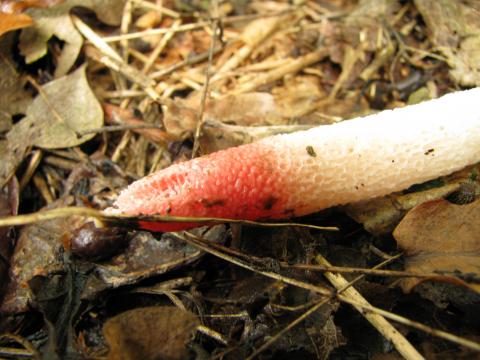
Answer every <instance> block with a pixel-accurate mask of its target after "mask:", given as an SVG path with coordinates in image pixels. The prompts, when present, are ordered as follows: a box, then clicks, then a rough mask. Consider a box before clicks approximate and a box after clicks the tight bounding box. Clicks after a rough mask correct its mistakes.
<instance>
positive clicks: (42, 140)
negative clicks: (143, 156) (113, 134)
mask: <svg viewBox="0 0 480 360" xmlns="http://www.w3.org/2000/svg"><path fill="white" fill-rule="evenodd" d="M102 123H103V113H102V108H101V106H100V104H99V103H98V101H97V99H96V97H95V95H94V94H93V92H92V90H91V89H90V86H89V84H88V82H87V79H86V76H85V67H81V68H79V69H78V70H76V71H75V72H73V73H72V74H70V75H67V76H65V77H62V78H60V79H57V80H54V81H52V82H50V83H48V84H46V85H44V86H43V87H42V88H41V91H40V94H39V95H37V97H36V98H35V99H34V100H33V102H32V104H31V105H30V106H29V107H28V109H27V111H26V117H25V118H24V119H22V120H21V121H20V122H18V123H17V124H16V125H15V126H14V127H13V128H12V130H11V131H10V132H9V133H8V134H7V142H6V144H4V147H3V150H4V156H5V158H4V159H5V163H4V167H2V168H1V169H0V182H1V183H2V184H3V183H4V181H5V180H6V179H8V178H9V177H10V176H11V174H12V173H13V172H14V171H15V169H16V167H17V166H18V164H19V163H20V162H21V161H22V159H23V157H24V155H25V153H26V151H27V149H28V148H29V147H31V146H38V147H42V148H47V149H55V148H63V147H71V146H76V145H79V144H82V143H84V142H85V141H87V140H89V139H91V138H92V137H93V136H94V134H89V135H85V136H82V137H79V136H77V132H81V131H83V130H88V129H94V128H98V127H100V126H102Z"/></svg>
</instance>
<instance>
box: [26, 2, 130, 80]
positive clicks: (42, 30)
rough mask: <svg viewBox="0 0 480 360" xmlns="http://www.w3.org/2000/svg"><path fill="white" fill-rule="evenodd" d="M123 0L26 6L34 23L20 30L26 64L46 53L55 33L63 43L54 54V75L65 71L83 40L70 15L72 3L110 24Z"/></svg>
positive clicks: (114, 20)
mask: <svg viewBox="0 0 480 360" xmlns="http://www.w3.org/2000/svg"><path fill="white" fill-rule="evenodd" d="M123 4H124V1H123V0H68V1H66V2H64V3H63V4H60V5H57V6H53V7H49V8H46V9H29V10H27V11H26V14H28V15H29V16H31V17H32V18H33V19H34V21H35V26H34V27H31V28H27V29H25V30H23V31H22V34H21V36H20V50H21V53H22V55H23V56H25V61H26V62H27V64H30V63H33V62H35V61H37V60H38V59H40V58H41V57H43V56H45V55H46V54H47V42H48V40H49V39H50V38H51V37H52V36H56V37H57V38H59V39H60V40H62V41H64V42H65V44H64V46H63V48H62V51H61V54H60V56H59V57H58V58H57V68H56V70H55V76H56V77H59V76H62V75H65V74H66V73H67V72H68V71H69V69H70V68H71V67H72V65H73V64H74V63H75V61H76V59H77V57H78V54H79V53H80V49H81V47H82V44H83V39H82V36H81V35H80V34H79V33H78V31H77V30H76V28H75V26H74V25H73V23H72V20H71V19H70V15H69V12H70V10H71V9H72V8H73V7H75V6H82V7H86V8H89V9H92V10H93V11H95V13H96V14H97V16H98V17H99V19H100V20H101V21H103V22H105V23H107V24H109V25H115V24H118V23H119V21H120V16H121V14H122V9H123Z"/></svg>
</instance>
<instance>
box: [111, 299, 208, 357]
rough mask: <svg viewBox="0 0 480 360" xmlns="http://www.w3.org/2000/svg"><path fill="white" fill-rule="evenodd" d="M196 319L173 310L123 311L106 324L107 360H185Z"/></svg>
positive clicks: (196, 323) (170, 308)
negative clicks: (108, 350) (108, 349)
mask: <svg viewBox="0 0 480 360" xmlns="http://www.w3.org/2000/svg"><path fill="white" fill-rule="evenodd" d="M199 324H200V321H199V320H198V318H197V317H196V316H195V315H194V314H192V313H189V312H188V311H185V310H181V309H179V308H176V307H173V306H162V307H145V308H137V309H134V310H130V311H126V312H124V313H122V314H120V315H117V316H115V317H113V318H111V319H110V320H108V321H107V322H106V323H105V325H104V327H103V333H104V335H105V338H106V339H107V342H108V345H109V347H110V352H109V354H108V359H112V360H113V359H126V360H134V359H142V360H150V359H152V360H154V359H171V360H173V359H185V358H187V347H186V345H187V343H188V341H189V340H190V339H191V338H192V336H193V334H194V331H195V328H196V327H197V326H198V325H199Z"/></svg>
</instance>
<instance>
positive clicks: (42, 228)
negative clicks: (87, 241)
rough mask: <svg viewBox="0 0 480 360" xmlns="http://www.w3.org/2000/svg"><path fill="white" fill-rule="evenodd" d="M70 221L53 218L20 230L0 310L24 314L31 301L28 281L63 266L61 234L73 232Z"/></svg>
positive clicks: (72, 225)
mask: <svg viewBox="0 0 480 360" xmlns="http://www.w3.org/2000/svg"><path fill="white" fill-rule="evenodd" d="M74 223H75V221H74V220H73V219H71V218H70V219H68V218H65V219H55V220H50V221H45V222H42V223H38V224H34V225H29V226H25V227H24V228H22V229H21V231H20V235H19V238H18V240H17V244H16V246H15V251H14V253H13V256H12V260H11V270H10V282H9V284H8V286H7V290H6V293H5V298H4V302H3V303H2V304H1V307H0V311H1V312H6V313H16V312H24V311H27V310H28V304H29V303H30V302H31V300H32V294H31V292H30V290H29V289H28V282H29V281H30V280H32V278H33V277H34V276H36V275H39V274H45V273H46V272H47V267H48V266H58V265H59V266H63V261H62V257H61V251H62V242H61V241H60V239H61V237H62V235H63V234H64V233H68V232H69V231H71V230H73V228H74Z"/></svg>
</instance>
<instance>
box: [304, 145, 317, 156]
mask: <svg viewBox="0 0 480 360" xmlns="http://www.w3.org/2000/svg"><path fill="white" fill-rule="evenodd" d="M305 149H306V150H307V154H308V155H310V156H311V157H317V153H316V152H315V149H314V148H313V146H311V145H308V146H307V147H306V148H305Z"/></svg>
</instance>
